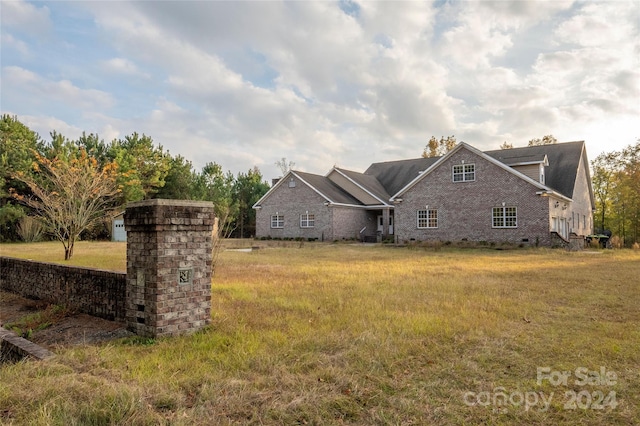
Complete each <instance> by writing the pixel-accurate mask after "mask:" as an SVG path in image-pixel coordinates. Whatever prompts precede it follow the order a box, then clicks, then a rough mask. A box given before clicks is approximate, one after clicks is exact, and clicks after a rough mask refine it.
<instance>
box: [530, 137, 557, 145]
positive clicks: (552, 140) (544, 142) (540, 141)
mask: <svg viewBox="0 0 640 426" xmlns="http://www.w3.org/2000/svg"><path fill="white" fill-rule="evenodd" d="M556 143H558V139H556V138H555V136H553V135H545V136H543V137H542V139H539V138H535V139H531V140H530V141H529V144H528V145H527V146H538V145H553V144H556Z"/></svg>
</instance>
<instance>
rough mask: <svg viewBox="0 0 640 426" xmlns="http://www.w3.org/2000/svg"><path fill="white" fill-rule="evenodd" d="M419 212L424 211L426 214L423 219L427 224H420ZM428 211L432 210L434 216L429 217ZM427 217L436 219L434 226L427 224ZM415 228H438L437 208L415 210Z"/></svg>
mask: <svg viewBox="0 0 640 426" xmlns="http://www.w3.org/2000/svg"><path fill="white" fill-rule="evenodd" d="M420 212H426V214H427V216H426V217H423V218H422V219H423V220H426V222H427V226H420V219H421V218H420ZM430 212H434V213H435V217H434V218H430V217H429V213H430ZM429 219H435V221H436V226H429ZM416 228H418V229H437V228H438V209H424V210H417V211H416Z"/></svg>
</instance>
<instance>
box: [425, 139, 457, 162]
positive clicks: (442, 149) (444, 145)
mask: <svg viewBox="0 0 640 426" xmlns="http://www.w3.org/2000/svg"><path fill="white" fill-rule="evenodd" d="M456 143H457V141H456V137H455V136H454V135H451V136H447V137H446V138H445V137H444V136H442V137H441V138H440V140H438V139H436V137H435V136H431V139H429V142H427V146H425V147H424V150H423V151H422V157H423V158H431V157H440V156H442V155H445V154H446V153H447V152H449V151H451V150H452V149H453V148H455V146H456Z"/></svg>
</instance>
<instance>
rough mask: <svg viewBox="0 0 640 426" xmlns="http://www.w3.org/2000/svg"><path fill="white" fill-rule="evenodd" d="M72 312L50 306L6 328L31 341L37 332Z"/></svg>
mask: <svg viewBox="0 0 640 426" xmlns="http://www.w3.org/2000/svg"><path fill="white" fill-rule="evenodd" d="M70 313H71V311H70V310H69V309H68V308H66V307H65V306H61V305H48V306H47V307H45V309H44V310H42V311H38V312H34V313H32V314H29V315H25V316H24V317H22V318H20V319H19V320H17V321H12V322H8V323H6V324H4V326H3V327H4V328H6V329H7V330H11V331H13V332H14V333H16V334H17V335H18V336H21V337H24V338H26V339H29V338H30V337H31V334H32V333H33V332H35V331H40V330H44V329H46V328H49V327H51V325H53V324H55V323H56V322H58V321H60V320H61V319H62V318H64V317H66V316H68V315H69V314H70Z"/></svg>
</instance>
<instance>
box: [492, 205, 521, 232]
mask: <svg viewBox="0 0 640 426" xmlns="http://www.w3.org/2000/svg"><path fill="white" fill-rule="evenodd" d="M491 216H492V217H491V220H492V226H493V227H494V228H517V227H518V209H517V207H494V208H493V210H492V214H491Z"/></svg>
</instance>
